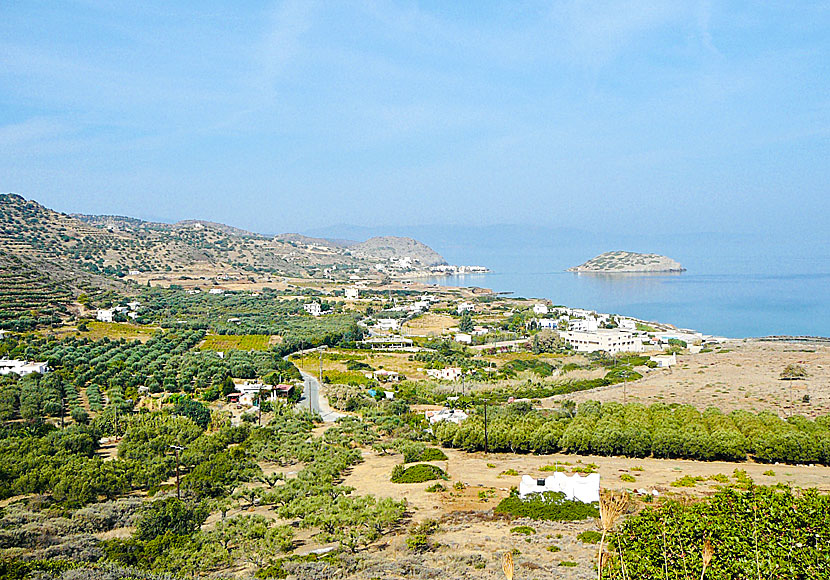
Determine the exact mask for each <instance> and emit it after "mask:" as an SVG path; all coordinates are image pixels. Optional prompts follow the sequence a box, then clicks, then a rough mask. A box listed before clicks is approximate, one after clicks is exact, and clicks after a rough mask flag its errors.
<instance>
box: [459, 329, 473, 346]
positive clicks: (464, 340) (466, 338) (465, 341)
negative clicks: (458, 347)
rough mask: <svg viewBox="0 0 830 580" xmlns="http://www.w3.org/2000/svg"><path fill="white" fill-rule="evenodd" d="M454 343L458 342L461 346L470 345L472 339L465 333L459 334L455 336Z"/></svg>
mask: <svg viewBox="0 0 830 580" xmlns="http://www.w3.org/2000/svg"><path fill="white" fill-rule="evenodd" d="M455 342H460V343H461V344H472V343H473V337H472V336H471V335H469V334H467V333H466V332H459V333H457V334H456V335H455Z"/></svg>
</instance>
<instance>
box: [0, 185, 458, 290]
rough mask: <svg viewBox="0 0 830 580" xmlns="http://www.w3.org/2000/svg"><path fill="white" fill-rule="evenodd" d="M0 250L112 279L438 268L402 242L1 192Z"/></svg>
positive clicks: (421, 250)
mask: <svg viewBox="0 0 830 580" xmlns="http://www.w3.org/2000/svg"><path fill="white" fill-rule="evenodd" d="M0 247H2V248H5V249H6V251H8V252H9V253H11V254H14V255H18V256H21V257H26V258H32V259H37V260H52V261H54V262H58V263H59V264H61V265H62V267H63V268H65V269H69V270H73V271H77V270H82V271H84V272H87V273H92V274H96V275H104V276H109V277H117V278H120V277H124V276H125V275H129V273H130V272H131V271H139V272H179V273H182V272H196V271H198V272H199V273H200V274H201V273H203V272H206V273H210V272H216V273H219V272H224V271H227V270H229V269H236V270H240V271H248V272H273V273H278V274H281V275H288V276H323V275H325V276H331V277H338V276H339V277H341V278H346V277H347V276H348V275H349V274H353V273H359V272H360V273H368V272H372V271H374V268H373V266H374V265H375V264H377V263H392V262H393V261H394V259H396V258H402V257H410V258H412V263H413V264H416V265H424V266H426V265H430V264H433V263H443V258H441V256H440V255H438V254H437V253H436V252H434V251H433V250H432V249H430V248H428V247H427V246H424V245H423V244H420V243H419V242H416V241H415V240H410V239H407V238H394V237H388V238H373V239H371V240H367V241H366V242H363V243H362V244H357V243H353V244H352V245H349V244H344V243H340V242H337V243H327V244H321V243H318V241H317V240H314V239H311V238H305V237H304V236H297V235H291V234H288V235H283V236H275V237H268V236H262V235H259V234H255V233H252V232H248V231H245V230H241V229H238V228H234V227H231V226H226V225H223V224H217V223H213V222H206V221H196V220H188V221H182V222H178V223H175V224H163V223H153V222H146V221H142V220H139V219H135V218H128V217H121V216H86V215H67V214H63V213H59V212H56V211H52V210H50V209H48V208H45V207H43V206H42V205H40V204H38V203H37V202H35V201H31V200H26V199H24V198H23V197H21V196H19V195H14V194H0ZM76 273H77V272H76Z"/></svg>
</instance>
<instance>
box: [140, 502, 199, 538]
mask: <svg viewBox="0 0 830 580" xmlns="http://www.w3.org/2000/svg"><path fill="white" fill-rule="evenodd" d="M207 516H208V510H207V508H206V507H205V506H204V505H202V504H188V503H185V502H183V501H181V500H179V499H176V498H175V497H171V498H167V499H162V500H157V501H154V502H152V503H151V504H149V505H148V506H147V507H145V508H144V513H143V515H142V517H141V519H140V520H139V521H138V525H137V526H136V529H135V538H136V539H137V540H144V541H149V540H152V539H154V538H156V537H158V536H163V535H164V534H165V533H168V532H169V533H171V534H175V535H178V536H186V535H189V534H192V533H193V532H195V531H196V530H198V529H199V528H200V527H201V525H202V524H203V523H204V521H205V519H206V518H207Z"/></svg>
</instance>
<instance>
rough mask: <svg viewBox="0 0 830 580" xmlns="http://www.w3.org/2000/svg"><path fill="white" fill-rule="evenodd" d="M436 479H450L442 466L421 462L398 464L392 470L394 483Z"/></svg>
mask: <svg viewBox="0 0 830 580" xmlns="http://www.w3.org/2000/svg"><path fill="white" fill-rule="evenodd" d="M434 479H449V478H448V477H447V474H446V472H444V470H443V469H441V468H440V467H436V466H434V465H430V464H429V463H419V464H417V465H413V466H411V467H405V466H403V465H396V466H395V469H394V470H392V483H422V482H424V481H432V480H434Z"/></svg>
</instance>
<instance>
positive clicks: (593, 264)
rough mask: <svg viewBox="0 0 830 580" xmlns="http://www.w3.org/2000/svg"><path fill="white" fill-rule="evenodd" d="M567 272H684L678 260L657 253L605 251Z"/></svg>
mask: <svg viewBox="0 0 830 580" xmlns="http://www.w3.org/2000/svg"><path fill="white" fill-rule="evenodd" d="M568 271H569V272H604V273H611V274H613V273H626V272H685V271H686V268H684V267H683V266H681V265H680V263H679V262H677V261H675V260H672V259H671V258H667V257H666V256H661V255H659V254H638V253H636V252H625V251H622V250H617V251H615V252H605V253H604V254H600V255H599V256H597V257H596V258H592V259H590V260H588V261H587V262H585V263H584V264H581V265H579V266H575V267H573V268H568Z"/></svg>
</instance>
